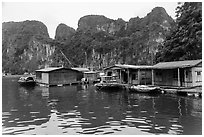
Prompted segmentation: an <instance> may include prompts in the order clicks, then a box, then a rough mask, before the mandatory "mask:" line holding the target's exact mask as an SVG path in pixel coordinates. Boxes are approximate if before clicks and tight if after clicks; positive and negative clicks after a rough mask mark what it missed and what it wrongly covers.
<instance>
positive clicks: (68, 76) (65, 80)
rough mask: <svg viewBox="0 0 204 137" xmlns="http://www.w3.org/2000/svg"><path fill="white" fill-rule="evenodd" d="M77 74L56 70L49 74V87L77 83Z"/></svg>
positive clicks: (70, 71)
mask: <svg viewBox="0 0 204 137" xmlns="http://www.w3.org/2000/svg"><path fill="white" fill-rule="evenodd" d="M77 76H78V73H77V72H76V71H73V70H56V71H52V72H50V73H49V85H58V84H70V83H77Z"/></svg>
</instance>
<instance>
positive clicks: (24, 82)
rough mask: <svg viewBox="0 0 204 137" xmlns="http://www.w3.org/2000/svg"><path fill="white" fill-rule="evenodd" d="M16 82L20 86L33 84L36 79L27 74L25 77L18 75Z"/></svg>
mask: <svg viewBox="0 0 204 137" xmlns="http://www.w3.org/2000/svg"><path fill="white" fill-rule="evenodd" d="M18 83H19V84H20V85H22V86H35V84H36V81H35V80H34V78H33V77H30V76H27V77H20V78H19V80H18Z"/></svg>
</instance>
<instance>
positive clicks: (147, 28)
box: [2, 7, 175, 73]
mask: <svg viewBox="0 0 204 137" xmlns="http://www.w3.org/2000/svg"><path fill="white" fill-rule="evenodd" d="M174 24H175V22H174V20H173V19H172V18H171V17H170V16H169V15H168V14H167V13H166V11H165V9H164V8H162V7H156V8H154V9H153V10H152V11H151V12H150V13H149V14H147V16H145V17H144V18H139V17H134V18H131V19H130V20H129V21H128V22H126V21H124V20H122V19H117V20H113V19H109V18H107V17H105V16H103V15H87V16H84V17H81V18H80V19H79V21H78V28H77V29H76V30H74V29H73V28H71V27H69V26H67V25H66V24H63V23H61V24H59V26H58V27H57V29H56V34H55V39H51V38H49V35H48V32H47V27H46V26H45V25H44V24H43V23H42V22H39V21H24V22H4V23H2V66H3V71H6V72H12V73H23V72H25V71H28V72H33V71H34V70H35V69H39V68H43V67H45V66H61V65H64V66H68V67H69V66H87V67H91V68H95V69H102V68H104V67H107V66H108V65H112V64H115V63H121V64H124V63H125V64H135V65H137V64H152V63H154V62H153V60H154V57H155V54H156V52H157V50H158V46H159V45H161V44H162V43H163V41H164V40H165V37H166V35H167V34H168V33H169V32H170V30H171V28H172V27H173V26H174ZM63 54H64V55H65V56H66V58H68V59H69V61H71V63H72V64H70V63H69V62H68V61H67V60H66V58H65V57H64V55H63Z"/></svg>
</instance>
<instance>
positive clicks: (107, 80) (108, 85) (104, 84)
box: [94, 76, 124, 91]
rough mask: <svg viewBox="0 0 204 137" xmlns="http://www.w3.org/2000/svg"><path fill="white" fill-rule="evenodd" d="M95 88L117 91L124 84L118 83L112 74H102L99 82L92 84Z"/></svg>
mask: <svg viewBox="0 0 204 137" xmlns="http://www.w3.org/2000/svg"><path fill="white" fill-rule="evenodd" d="M94 86H95V87H96V89H97V90H106V91H118V90H121V89H123V88H124V86H123V85H122V84H120V83H118V82H117V81H116V80H115V78H114V77H112V76H102V77H101V82H100V83H97V84H95V85H94Z"/></svg>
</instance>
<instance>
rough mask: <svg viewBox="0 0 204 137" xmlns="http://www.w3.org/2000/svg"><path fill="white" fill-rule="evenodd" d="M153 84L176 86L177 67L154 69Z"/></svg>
mask: <svg viewBox="0 0 204 137" xmlns="http://www.w3.org/2000/svg"><path fill="white" fill-rule="evenodd" d="M154 84H155V85H164V86H178V70H177V69H165V70H160V69H156V70H154Z"/></svg>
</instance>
